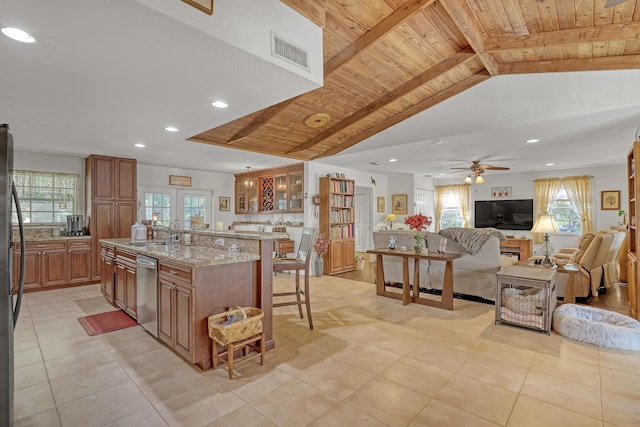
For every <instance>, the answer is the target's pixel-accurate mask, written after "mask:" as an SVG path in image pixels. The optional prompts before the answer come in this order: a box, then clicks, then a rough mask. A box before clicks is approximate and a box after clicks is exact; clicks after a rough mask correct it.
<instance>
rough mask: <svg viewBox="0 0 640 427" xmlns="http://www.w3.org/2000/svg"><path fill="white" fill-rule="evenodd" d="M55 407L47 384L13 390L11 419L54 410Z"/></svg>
mask: <svg viewBox="0 0 640 427" xmlns="http://www.w3.org/2000/svg"><path fill="white" fill-rule="evenodd" d="M55 406H56V405H55V403H54V401H53V395H52V394H51V387H50V386H49V383H48V382H47V383H40V384H36V385H33V386H31V387H26V388H23V389H20V390H15V392H14V394H13V418H14V419H15V420H19V419H21V418H25V417H29V416H31V415H34V414H37V413H38V412H42V411H45V410H47V409H51V408H55Z"/></svg>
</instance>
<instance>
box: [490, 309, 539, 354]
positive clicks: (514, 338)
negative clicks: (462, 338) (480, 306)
mask: <svg viewBox="0 0 640 427" xmlns="http://www.w3.org/2000/svg"><path fill="white" fill-rule="evenodd" d="M494 315H495V311H494ZM546 337H547V335H544V334H541V333H540V332H536V331H532V330H530V329H525V328H519V327H516V326H509V325H494V326H492V327H490V328H489V329H487V330H486V334H483V335H482V338H484V339H485V340H487V341H491V342H496V343H500V344H506V345H509V346H512V347H518V348H521V349H523V350H534V351H535V350H537V349H538V346H539V345H540V342H541V341H542V340H544V339H545V338H546Z"/></svg>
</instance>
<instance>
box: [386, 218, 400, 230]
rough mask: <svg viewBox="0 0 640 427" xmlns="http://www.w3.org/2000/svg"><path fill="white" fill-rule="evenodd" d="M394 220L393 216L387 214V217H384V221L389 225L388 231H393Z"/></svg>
mask: <svg viewBox="0 0 640 427" xmlns="http://www.w3.org/2000/svg"><path fill="white" fill-rule="evenodd" d="M396 219H397V218H396V216H395V215H394V214H387V216H385V217H384V220H385V221H386V222H388V223H389V230H393V223H394V222H395V220H396Z"/></svg>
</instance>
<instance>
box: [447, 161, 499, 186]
mask: <svg viewBox="0 0 640 427" xmlns="http://www.w3.org/2000/svg"><path fill="white" fill-rule="evenodd" d="M451 169H460V170H470V171H471V173H472V174H473V175H475V183H476V184H482V183H484V178H483V177H482V176H481V175H482V174H483V173H484V172H485V171H486V170H496V171H508V170H509V169H511V168H507V167H504V166H491V165H481V164H480V160H474V161H473V163H471V166H469V167H466V168H451ZM464 182H466V183H467V184H471V175H469V176H467V177H466V178H465V179H464Z"/></svg>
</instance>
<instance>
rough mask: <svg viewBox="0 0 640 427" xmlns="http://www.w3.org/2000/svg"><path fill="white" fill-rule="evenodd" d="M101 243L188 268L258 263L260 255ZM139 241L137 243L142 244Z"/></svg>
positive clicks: (113, 241)
mask: <svg viewBox="0 0 640 427" xmlns="http://www.w3.org/2000/svg"><path fill="white" fill-rule="evenodd" d="M100 242H101V243H106V244H111V245H113V246H115V247H116V248H120V249H125V250H127V251H129V252H134V253H139V254H142V255H146V256H149V257H151V258H156V259H158V260H161V261H168V262H173V263H176V264H179V265H184V266H186V267H192V268H197V267H209V266H212V265H223V264H235V263H239V262H248V261H258V260H260V255H258V254H255V253H249V252H242V251H231V250H229V249H217V248H211V247H207V246H185V245H158V246H132V245H131V243H132V242H131V239H127V238H123V239H101V240H100ZM140 242H142V241H138V242H136V243H140Z"/></svg>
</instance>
